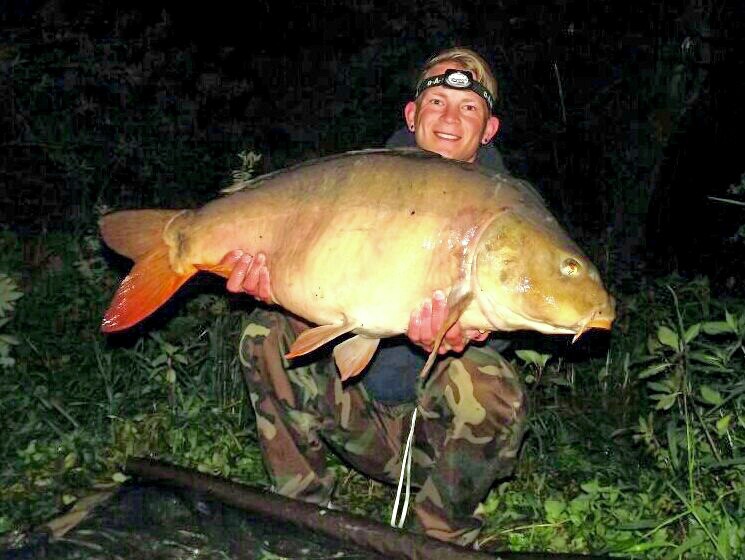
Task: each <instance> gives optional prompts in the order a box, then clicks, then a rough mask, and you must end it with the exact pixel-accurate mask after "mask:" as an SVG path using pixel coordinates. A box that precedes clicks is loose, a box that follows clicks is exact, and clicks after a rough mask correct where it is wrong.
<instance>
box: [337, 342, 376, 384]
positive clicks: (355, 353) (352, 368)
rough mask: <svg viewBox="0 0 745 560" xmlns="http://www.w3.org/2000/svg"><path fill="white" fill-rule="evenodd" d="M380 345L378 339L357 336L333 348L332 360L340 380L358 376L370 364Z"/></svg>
mask: <svg viewBox="0 0 745 560" xmlns="http://www.w3.org/2000/svg"><path fill="white" fill-rule="evenodd" d="M378 344H380V339H379V338H368V337H366V336H362V335H359V334H358V335H357V336H353V337H352V338H350V339H348V340H345V341H344V342H342V343H341V344H337V345H336V346H335V347H334V360H335V361H336V367H338V368H339V373H340V374H341V380H342V381H346V380H347V379H349V378H350V377H354V376H355V375H359V374H360V373H361V372H362V370H363V369H365V367H366V366H367V364H369V363H370V360H372V357H373V356H374V355H375V351H376V350H377V349H378Z"/></svg>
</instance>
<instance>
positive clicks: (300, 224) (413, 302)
mask: <svg viewBox="0 0 745 560" xmlns="http://www.w3.org/2000/svg"><path fill="white" fill-rule="evenodd" d="M239 186H240V185H239ZM245 187H246V188H244V189H243V190H240V191H238V192H235V193H234V194H231V195H229V196H224V197H222V198H218V199H216V200H213V201H212V202H209V203H208V204H206V205H205V206H203V207H201V208H199V209H198V210H194V211H192V210H125V211H121V212H115V213H112V214H109V215H107V216H104V217H103V218H102V219H101V222H100V227H101V233H102V235H103V238H104V240H105V241H106V243H107V244H108V245H109V246H110V247H111V248H112V249H114V250H115V251H117V252H118V253H121V254H122V255H125V256H127V257H129V258H131V259H133V260H134V261H135V265H134V267H133V269H132V270H131V272H130V273H129V275H128V276H127V277H126V278H125V279H124V281H123V282H122V284H121V286H120V287H119V289H118V291H117V292H116V294H115V296H114V299H113V301H112V303H111V305H110V307H109V309H108V310H107V311H106V314H105V317H104V320H103V323H102V327H101V328H102V330H103V331H104V332H113V331H119V330H122V329H126V328H128V327H130V326H132V325H134V324H135V323H137V322H139V321H141V320H142V319H144V318H145V317H147V316H148V315H150V314H151V313H152V312H154V311H155V310H156V309H157V308H158V307H160V306H161V305H162V304H163V303H164V302H165V301H166V300H168V299H169V298H170V297H171V295H173V293H174V292H176V291H177V290H178V289H179V287H180V286H181V285H183V284H184V282H186V281H187V280H188V279H189V278H190V277H192V276H193V275H194V274H196V273H197V272H198V271H200V270H206V271H210V272H214V273H217V274H220V275H222V276H228V275H229V274H230V269H228V268H226V267H224V266H221V265H220V261H221V260H222V259H223V257H224V256H225V255H226V254H227V253H228V252H230V251H233V250H236V249H240V250H242V251H243V252H244V253H248V254H252V255H256V254H257V253H259V252H263V253H265V254H266V256H267V267H268V268H269V270H270V274H271V300H272V302H273V303H275V304H277V305H279V306H281V307H283V308H284V309H286V310H287V311H290V312H291V313H293V314H295V315H297V316H299V317H302V318H303V319H305V320H307V321H310V322H311V323H315V324H316V325H318V326H316V327H315V328H311V329H308V330H306V331H304V332H303V333H301V334H300V336H299V337H298V338H297V340H296V342H295V343H294V345H293V346H292V348H291V349H290V352H289V354H288V357H290V358H292V357H296V356H300V355H303V354H306V353H308V352H311V351H313V350H315V349H316V348H318V347H320V346H322V345H323V344H325V343H327V342H330V341H332V340H334V339H336V338H337V337H340V336H341V335H344V334H347V333H353V334H354V335H355V336H353V337H351V338H347V339H346V340H344V341H343V342H341V343H340V344H337V345H336V346H335V348H334V357H335V359H336V363H337V365H338V367H339V370H340V373H341V376H342V378H343V379H347V378H349V377H351V376H353V375H357V374H358V373H360V372H361V371H362V370H363V369H364V368H365V366H366V365H367V363H368V362H369V361H370V359H371V358H372V356H373V354H374V353H375V351H376V349H377V347H378V343H379V341H380V338H383V337H388V336H394V335H398V334H401V333H404V332H406V330H407V327H408V323H409V317H410V314H411V312H412V311H413V310H416V309H419V308H420V307H421V305H422V303H423V302H424V301H426V300H429V299H430V298H431V297H432V293H433V292H434V291H435V290H442V291H444V293H445V294H446V295H447V298H448V306H449V309H450V315H449V317H448V320H447V321H446V325H445V326H444V327H443V329H441V332H440V333H439V334H438V338H437V340H436V345H437V344H439V342H440V341H441V339H442V335H443V334H444V332H445V331H446V330H447V328H448V327H449V326H451V325H452V324H454V323H455V322H456V321H460V324H461V327H462V328H464V329H478V330H481V331H495V330H501V331H512V330H520V329H530V330H535V331H539V332H542V333H547V334H555V333H560V334H574V335H575V338H576V337H577V336H579V335H581V334H582V333H583V332H585V331H586V330H587V329H589V328H603V329H609V328H610V327H611V323H612V321H613V319H614V318H615V311H614V302H613V298H612V297H611V296H610V295H609V294H608V293H607V292H606V290H605V288H604V287H603V283H602V281H601V279H600V276H599V274H598V271H597V269H596V268H595V267H594V266H593V264H592V263H591V262H590V261H589V260H588V258H587V257H586V256H585V255H584V254H583V253H582V251H581V250H580V249H579V247H577V245H576V244H575V243H574V242H573V241H572V240H571V239H570V238H569V236H568V235H567V234H566V232H565V231H564V230H563V229H562V228H561V226H560V225H559V224H558V222H557V221H556V219H555V218H554V217H553V216H552V215H551V213H550V212H549V211H548V210H547V209H546V207H545V205H544V204H543V201H542V200H541V198H540V197H539V196H538V195H537V194H536V193H535V191H534V190H533V189H532V188H531V187H530V186H529V185H528V184H527V183H524V182H522V181H519V180H517V179H514V178H512V177H508V176H502V175H496V176H495V175H493V174H491V173H489V172H488V171H486V170H484V169H482V168H480V167H478V166H475V165H473V164H468V163H461V162H455V161H451V160H446V159H443V158H440V157H439V156H436V155H432V154H429V153H427V152H422V151H420V150H365V151H361V152H350V153H347V154H342V155H338V156H332V157H328V158H323V159H320V160H315V161H312V162H308V163H304V164H300V165H297V166H295V167H292V168H289V169H287V170H283V171H279V172H275V173H270V174H268V175H265V176H263V177H259V178H256V179H254V180H252V181H249V182H248V183H247V184H246V185H245ZM435 352H436V349H435V351H433V353H432V355H431V356H430V358H431V359H430V361H429V362H428V366H429V365H431V362H432V359H433V358H434V355H435ZM427 369H428V367H426V368H425V371H426V370H427Z"/></svg>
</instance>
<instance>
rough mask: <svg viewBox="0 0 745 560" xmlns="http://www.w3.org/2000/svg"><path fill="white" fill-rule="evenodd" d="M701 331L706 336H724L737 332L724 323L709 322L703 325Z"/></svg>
mask: <svg viewBox="0 0 745 560" xmlns="http://www.w3.org/2000/svg"><path fill="white" fill-rule="evenodd" d="M701 329H702V330H703V331H704V332H705V333H706V334H722V333H732V332H735V330H733V329H732V327H731V326H730V325H729V324H728V323H725V322H724V321H708V322H706V323H701Z"/></svg>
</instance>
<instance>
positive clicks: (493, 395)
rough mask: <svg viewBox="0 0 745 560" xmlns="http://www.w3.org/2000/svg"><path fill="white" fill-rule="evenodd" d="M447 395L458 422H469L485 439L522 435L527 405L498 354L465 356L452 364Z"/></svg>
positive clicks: (516, 380) (514, 374)
mask: <svg viewBox="0 0 745 560" xmlns="http://www.w3.org/2000/svg"><path fill="white" fill-rule="evenodd" d="M444 373H445V376H444V377H445V379H443V381H444V382H445V387H444V389H443V392H444V396H445V398H446V400H447V403H448V405H449V407H450V410H451V412H452V414H453V416H454V417H455V419H456V422H458V421H459V422H461V423H468V424H470V425H471V426H472V429H473V430H474V433H479V434H481V435H484V436H486V435H487V434H494V433H495V432H496V433H499V432H502V431H509V432H514V431H515V430H518V431H520V432H522V430H523V426H524V424H525V418H526V414H527V402H526V398H525V392H524V390H523V386H522V383H521V382H520V380H519V378H518V375H517V372H515V370H514V368H513V367H512V366H511V365H510V364H509V362H507V361H506V360H504V359H503V358H502V357H501V356H499V354H497V353H487V352H481V353H480V354H479V355H477V356H474V355H473V354H471V355H470V356H469V355H468V354H466V355H465V356H464V357H463V358H462V359H453V360H451V361H450V363H449V364H448V367H447V371H446V372H444Z"/></svg>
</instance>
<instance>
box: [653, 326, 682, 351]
mask: <svg viewBox="0 0 745 560" xmlns="http://www.w3.org/2000/svg"><path fill="white" fill-rule="evenodd" d="M657 339H658V340H659V341H660V342H661V343H662V344H664V345H665V346H669V347H670V348H672V349H674V350H679V349H680V341H679V339H678V335H677V334H676V333H675V331H674V330H672V329H671V328H670V327H666V326H665V325H662V326H661V327H660V328H659V329H658V330H657Z"/></svg>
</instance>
